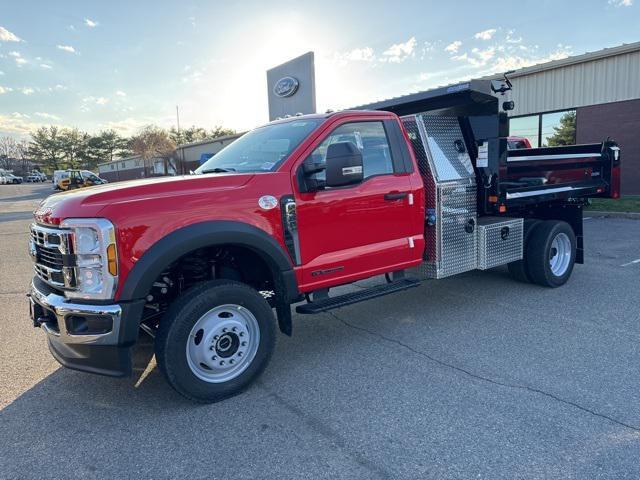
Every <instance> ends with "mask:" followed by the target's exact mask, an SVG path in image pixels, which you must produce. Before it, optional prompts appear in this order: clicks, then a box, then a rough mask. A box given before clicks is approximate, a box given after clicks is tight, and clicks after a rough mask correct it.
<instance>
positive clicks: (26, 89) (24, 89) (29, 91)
mask: <svg viewBox="0 0 640 480" xmlns="http://www.w3.org/2000/svg"><path fill="white" fill-rule="evenodd" d="M20 91H21V92H22V93H23V94H24V95H31V94H33V92H35V90H34V89H33V88H31V87H22V88H21V89H20Z"/></svg>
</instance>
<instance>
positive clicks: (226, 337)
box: [155, 280, 276, 402]
mask: <svg viewBox="0 0 640 480" xmlns="http://www.w3.org/2000/svg"><path fill="white" fill-rule="evenodd" d="M275 336H276V331H275V321H274V317H273V312H272V310H271V307H270V306H269V304H268V303H267V302H266V301H265V299H264V298H263V297H262V296H261V295H260V294H259V293H258V292H257V291H255V290H254V289H252V288H250V287H248V286H246V285H244V284H242V283H239V282H234V281H229V280H214V281H211V282H206V283H203V284H201V285H198V286H196V287H194V288H192V289H191V290H189V291H187V292H186V293H185V294H184V295H183V296H182V297H181V298H180V299H178V301H176V302H175V303H174V304H173V305H172V306H171V307H170V308H169V310H168V311H167V313H166V314H165V316H164V318H163V320H162V321H161V322H160V326H159V328H158V333H157V335H156V346H155V348H156V358H157V360H158V366H159V367H160V370H161V371H162V372H163V374H164V376H165V377H166V379H167V381H168V382H169V384H170V385H171V386H172V387H173V388H174V389H175V390H176V391H177V392H178V393H180V394H181V395H183V396H185V397H187V398H189V399H191V400H194V401H198V402H216V401H219V400H222V399H224V398H228V397H231V396H233V395H236V394H238V393H240V392H241V391H242V390H244V389H245V388H246V387H248V386H249V384H250V383H251V382H252V381H253V380H254V379H255V378H256V377H257V376H258V375H259V374H260V373H261V372H262V371H263V370H264V368H265V367H266V365H267V363H268V361H269V359H270V357H271V354H272V352H273V349H274V346H275Z"/></svg>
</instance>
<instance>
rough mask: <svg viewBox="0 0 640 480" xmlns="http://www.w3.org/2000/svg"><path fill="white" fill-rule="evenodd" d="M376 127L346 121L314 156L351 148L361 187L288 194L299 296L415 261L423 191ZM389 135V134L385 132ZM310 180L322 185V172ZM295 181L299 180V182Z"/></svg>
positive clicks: (317, 159) (379, 125) (384, 127)
mask: <svg viewBox="0 0 640 480" xmlns="http://www.w3.org/2000/svg"><path fill="white" fill-rule="evenodd" d="M388 129H389V124H388V123H386V125H385V122H384V121H383V120H376V121H360V120H359V121H345V122H344V123H342V124H340V125H338V126H337V127H335V128H334V129H333V130H332V131H331V132H330V133H329V134H328V135H327V136H326V137H325V138H324V139H323V140H322V141H321V142H320V144H319V145H318V146H317V147H316V148H315V149H314V150H313V152H312V153H311V157H312V160H313V162H315V163H321V162H323V161H324V159H325V158H326V152H327V148H328V146H329V145H331V144H333V143H338V142H348V141H349V142H352V143H353V144H354V145H355V146H356V147H357V148H358V149H359V150H360V151H361V153H362V158H363V180H362V181H361V182H360V183H357V184H355V185H348V186H343V187H336V188H331V187H326V188H324V189H321V190H317V191H314V192H308V193H300V191H299V189H298V191H297V193H296V195H295V197H296V198H295V202H296V212H297V215H296V217H297V228H298V236H299V245H300V260H301V265H302V274H301V278H299V280H300V287H301V289H302V290H303V291H310V290H314V289H318V288H323V287H325V286H328V285H336V284H339V282H342V283H348V282H351V281H355V280H357V279H359V278H366V277H369V276H373V275H377V274H380V273H386V272H390V271H395V270H401V269H403V268H407V267H408V266H411V265H415V264H416V260H417V261H418V262H419V260H420V258H421V251H422V246H423V245H424V240H423V239H424V236H423V233H422V231H421V230H422V227H421V224H420V222H419V220H420V219H421V215H422V214H421V206H420V205H419V203H420V202H418V201H417V200H418V199H421V198H422V196H421V195H418V191H419V190H420V189H421V188H422V184H421V183H420V182H419V181H418V182H416V181H415V179H414V180H413V182H412V173H411V172H407V171H404V170H405V168H404V167H403V165H404V164H403V163H402V162H399V161H398V160H399V159H398V158H394V155H399V152H397V151H396V150H395V149H393V148H392V142H390V141H389V133H390V132H388V131H387V130H388ZM391 133H395V132H391ZM316 175H317V177H318V178H317V180H320V181H321V182H322V181H323V180H324V178H323V177H324V172H321V173H318V174H316ZM299 178H300V177H298V179H299Z"/></svg>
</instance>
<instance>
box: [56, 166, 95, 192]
mask: <svg viewBox="0 0 640 480" xmlns="http://www.w3.org/2000/svg"><path fill="white" fill-rule="evenodd" d="M65 173H66V175H61V179H60V180H59V181H58V183H57V184H56V187H57V189H58V190H73V189H76V188H84V187H91V186H93V185H102V184H104V183H108V182H107V181H106V180H105V179H103V178H100V177H98V176H97V175H96V174H95V173H93V172H90V171H89V170H67V171H66V172H65Z"/></svg>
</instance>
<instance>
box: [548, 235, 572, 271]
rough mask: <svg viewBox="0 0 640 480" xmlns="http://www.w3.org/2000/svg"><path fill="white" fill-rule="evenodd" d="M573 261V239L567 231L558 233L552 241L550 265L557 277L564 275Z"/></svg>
mask: <svg viewBox="0 0 640 480" xmlns="http://www.w3.org/2000/svg"><path fill="white" fill-rule="evenodd" d="M570 262H571V240H569V237H568V236H567V234H566V233H559V234H557V235H556V236H555V237H554V239H553V241H552V242H551V250H550V251H549V267H550V268H551V272H552V273H553V274H554V275H555V276H556V277H561V276H562V275H564V274H565V273H566V272H567V270H568V268H569V263H570Z"/></svg>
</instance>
